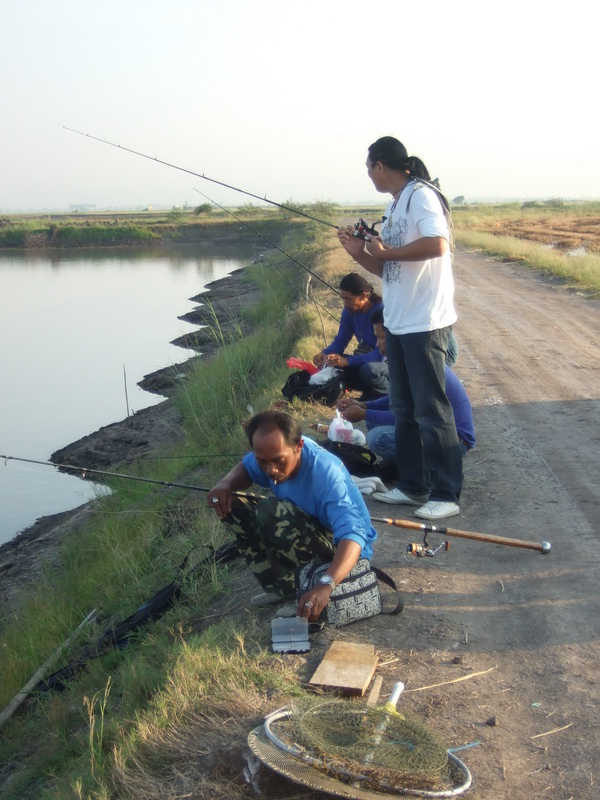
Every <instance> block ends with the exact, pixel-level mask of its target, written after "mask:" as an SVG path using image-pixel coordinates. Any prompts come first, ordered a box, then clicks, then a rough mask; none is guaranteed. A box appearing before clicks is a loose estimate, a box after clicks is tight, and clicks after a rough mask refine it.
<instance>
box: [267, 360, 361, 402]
mask: <svg viewBox="0 0 600 800" xmlns="http://www.w3.org/2000/svg"><path fill="white" fill-rule="evenodd" d="M309 381H310V372H309V371H308V370H306V369H302V370H300V372H292V374H291V375H290V377H289V378H288V379H287V381H286V382H285V386H283V388H282V389H281V394H282V395H283V396H284V397H286V398H287V399H288V400H292V399H293V398H294V397H297V398H298V400H312V401H313V402H315V403H323V405H326V406H330V407H333V406H335V404H336V403H337V401H338V400H339V398H340V396H341V395H342V394H343V393H344V392H345V391H346V384H345V383H344V381H343V380H342V378H341V375H336V376H334V377H333V378H331V379H330V380H328V381H327V382H326V383H322V384H320V385H316V384H312V383H309Z"/></svg>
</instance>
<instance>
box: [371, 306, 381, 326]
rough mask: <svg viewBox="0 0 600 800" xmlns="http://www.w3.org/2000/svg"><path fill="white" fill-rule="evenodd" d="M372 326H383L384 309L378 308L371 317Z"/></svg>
mask: <svg viewBox="0 0 600 800" xmlns="http://www.w3.org/2000/svg"><path fill="white" fill-rule="evenodd" d="M369 319H370V320H371V325H383V308H378V309H377V310H376V311H374V312H373V313H372V314H371V316H370V317H369Z"/></svg>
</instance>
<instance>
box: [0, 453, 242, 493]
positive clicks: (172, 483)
mask: <svg viewBox="0 0 600 800" xmlns="http://www.w3.org/2000/svg"><path fill="white" fill-rule="evenodd" d="M2 458H3V459H4V461H5V462H6V461H24V462H25V463H27V464H40V465H41V466H43V467H55V468H56V469H64V470H69V471H71V472H75V473H78V472H81V477H82V478H83V479H84V480H85V477H86V475H87V473H90V474H93V475H104V476H107V477H109V478H124V479H125V480H128V481H141V482H142V483H154V484H158V485H159V486H167V487H169V488H175V489H190V490H192V491H195V492H210V491H211V490H210V489H206V488H205V487H204V486H192V485H190V484H188V483H176V482H175V481H159V480H157V479H156V478H142V477H140V476H139V475H124V474H122V473H120V472H108V471H107V470H104V469H92V468H91V467H76V466H75V465H74V464H54V463H53V462H52V461H36V460H35V459H33V458H19V457H18V456H5V455H2V454H0V459H2ZM232 494H235V495H237V496H238V497H249V495H247V494H246V493H245V492H232Z"/></svg>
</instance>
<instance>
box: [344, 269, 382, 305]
mask: <svg viewBox="0 0 600 800" xmlns="http://www.w3.org/2000/svg"><path fill="white" fill-rule="evenodd" d="M340 289H341V290H342V291H344V292H350V294H353V295H356V296H358V295H360V294H362V293H363V292H364V293H365V294H366V295H367V297H368V298H369V300H370V301H371V303H373V304H376V303H381V302H382V299H381V297H380V295H379V294H377V292H376V291H375V290H374V289H373V286H372V285H371V284H370V283H369V281H368V280H367V279H366V278H363V276H362V275H359V274H358V272H349V273H348V275H344V277H343V278H342V280H341V281H340Z"/></svg>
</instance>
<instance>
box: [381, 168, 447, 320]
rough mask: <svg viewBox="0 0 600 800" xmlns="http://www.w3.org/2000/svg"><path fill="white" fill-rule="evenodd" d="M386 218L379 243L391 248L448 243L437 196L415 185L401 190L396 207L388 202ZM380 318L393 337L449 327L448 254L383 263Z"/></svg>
mask: <svg viewBox="0 0 600 800" xmlns="http://www.w3.org/2000/svg"><path fill="white" fill-rule="evenodd" d="M409 198H410V205H409V202H408V201H409ZM407 206H408V213H407V210H406V209H407ZM385 215H386V217H387V219H386V221H385V222H384V223H383V226H382V228H381V238H382V240H383V241H384V242H385V243H386V244H388V245H390V246H391V247H402V246H403V245H405V244H410V243H411V242H414V241H415V240H416V239H421V238H422V237H428V236H434V237H438V236H441V237H443V238H444V239H446V240H448V239H449V233H448V224H447V222H446V218H445V216H444V212H443V211H442V206H441V203H440V200H439V197H438V196H437V195H436V193H435V192H434V190H433V189H430V188H429V187H428V186H425V185H424V184H419V183H418V181H411V182H410V183H408V184H407V185H406V186H405V187H404V189H403V191H402V193H401V195H400V197H399V198H398V202H397V204H396V206H395V207H394V203H393V202H392V203H390V204H389V205H388V207H387V208H386V211H385ZM383 315H384V324H385V327H386V328H387V329H388V330H389V331H390V332H391V333H393V334H396V335H400V334H404V333H421V332H423V331H433V330H437V329H438V328H445V327H447V326H448V325H452V324H454V323H455V322H456V320H457V316H456V311H455V309H454V278H453V275H452V256H451V253H450V251H448V252H447V253H445V254H444V255H443V256H441V257H439V258H430V259H428V260H427V261H404V262H402V261H386V262H384V265H383Z"/></svg>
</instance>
